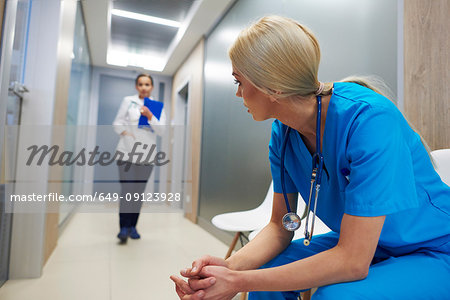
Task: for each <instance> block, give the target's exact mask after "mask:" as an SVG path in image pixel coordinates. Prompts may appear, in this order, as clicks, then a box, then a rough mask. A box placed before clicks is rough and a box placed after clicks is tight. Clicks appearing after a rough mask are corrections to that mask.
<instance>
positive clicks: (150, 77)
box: [134, 73, 153, 85]
mask: <svg viewBox="0 0 450 300" xmlns="http://www.w3.org/2000/svg"><path fill="white" fill-rule="evenodd" d="M141 77H148V78H149V79H150V81H151V82H152V85H153V78H152V76H150V74H144V73H142V74H139V75H138V76H137V77H136V80H135V81H134V82H135V83H136V85H137V84H138V81H139V78H141Z"/></svg>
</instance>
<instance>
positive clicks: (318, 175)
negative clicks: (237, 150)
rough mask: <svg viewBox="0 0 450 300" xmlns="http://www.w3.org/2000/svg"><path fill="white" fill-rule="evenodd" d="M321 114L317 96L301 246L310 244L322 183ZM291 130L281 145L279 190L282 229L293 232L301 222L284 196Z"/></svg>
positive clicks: (288, 130) (320, 104)
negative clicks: (287, 147)
mask: <svg viewBox="0 0 450 300" xmlns="http://www.w3.org/2000/svg"><path fill="white" fill-rule="evenodd" d="M321 112H322V97H321V96H317V118H316V122H317V125H316V152H315V153H314V155H313V157H312V173H311V188H310V190H309V200H308V205H307V206H306V209H305V210H306V211H307V213H306V224H305V239H304V240H303V244H304V245H305V246H308V245H309V244H310V242H311V239H312V235H313V232H314V221H315V218H316V209H317V199H318V197H319V191H320V183H321V181H322V170H323V155H322V151H321V149H320V119H321ZM290 131H291V128H290V127H288V128H287V129H286V133H285V135H284V140H283V145H282V147H281V161H280V169H281V188H282V190H283V196H284V201H285V203H286V209H287V213H286V214H285V215H284V216H283V220H282V222H283V227H284V228H285V229H286V230H288V231H295V230H297V229H299V228H300V224H301V220H302V218H303V217H304V216H303V217H302V218H300V217H299V216H298V215H297V214H296V213H294V212H292V211H291V206H290V205H289V200H288V197H287V194H286V186H285V182H284V172H285V168H284V157H285V154H286V144H287V141H288V140H289V133H290ZM312 198H314V214H313V217H312V225H311V231H308V229H309V215H310V211H311V199H312Z"/></svg>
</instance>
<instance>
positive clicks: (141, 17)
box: [111, 9, 180, 28]
mask: <svg viewBox="0 0 450 300" xmlns="http://www.w3.org/2000/svg"><path fill="white" fill-rule="evenodd" d="M111 14H113V15H115V16H119V17H124V18H129V19H133V20H139V21H144V22H149V23H155V24H161V25H166V26H170V27H177V28H178V27H180V22H176V21H172V20H167V19H162V18H157V17H152V16H148V15H143V14H137V13H134V12H130V11H126V10H120V9H113V10H112V11H111Z"/></svg>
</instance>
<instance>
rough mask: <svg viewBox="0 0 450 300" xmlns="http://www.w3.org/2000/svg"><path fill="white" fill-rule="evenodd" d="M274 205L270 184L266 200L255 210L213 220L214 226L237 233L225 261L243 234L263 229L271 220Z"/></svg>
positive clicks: (224, 215)
mask: <svg viewBox="0 0 450 300" xmlns="http://www.w3.org/2000/svg"><path fill="white" fill-rule="evenodd" d="M272 203H273V182H272V183H271V184H270V187H269V190H268V191H267V194H266V198H265V199H264V201H263V202H262V203H261V205H260V206H258V207H257V208H255V209H251V210H245V211H238V212H231V213H225V214H220V215H217V216H215V217H214V218H212V220H211V222H212V224H213V225H214V226H216V227H217V228H219V229H222V230H225V231H232V232H236V234H235V236H234V238H233V241H232V242H231V245H230V248H229V249H228V252H227V254H226V256H225V259H227V258H228V257H230V256H231V253H232V252H233V250H234V248H235V247H236V243H237V241H238V239H239V238H240V237H241V235H242V234H243V232H246V231H254V230H257V229H261V228H263V227H264V226H265V225H266V224H267V223H268V222H269V220H270V215H271V211H272Z"/></svg>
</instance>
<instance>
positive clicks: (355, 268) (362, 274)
mask: <svg viewBox="0 0 450 300" xmlns="http://www.w3.org/2000/svg"><path fill="white" fill-rule="evenodd" d="M367 275H369V266H367V264H360V263H352V264H351V267H350V270H349V276H350V277H351V279H352V280H363V279H365V278H366V277H367Z"/></svg>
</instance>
